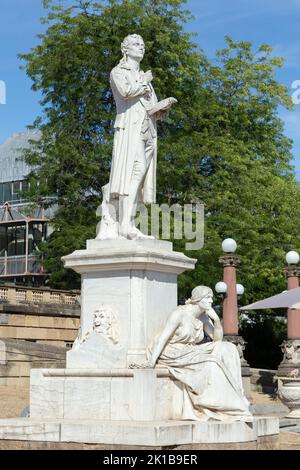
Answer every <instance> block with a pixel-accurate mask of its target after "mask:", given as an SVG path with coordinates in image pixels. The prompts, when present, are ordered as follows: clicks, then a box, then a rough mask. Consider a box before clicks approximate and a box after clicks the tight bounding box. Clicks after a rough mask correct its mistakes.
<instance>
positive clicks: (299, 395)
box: [278, 377, 300, 419]
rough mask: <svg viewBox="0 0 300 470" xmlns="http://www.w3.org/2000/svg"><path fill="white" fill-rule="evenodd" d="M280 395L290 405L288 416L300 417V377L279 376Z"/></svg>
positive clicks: (284, 402)
mask: <svg viewBox="0 0 300 470" xmlns="http://www.w3.org/2000/svg"><path fill="white" fill-rule="evenodd" d="M278 397H279V398H280V400H281V401H282V402H283V404H284V405H286V406H287V407H288V409H289V410H290V413H289V414H288V415H286V418H298V419H299V418H300V377H297V378H294V377H278Z"/></svg>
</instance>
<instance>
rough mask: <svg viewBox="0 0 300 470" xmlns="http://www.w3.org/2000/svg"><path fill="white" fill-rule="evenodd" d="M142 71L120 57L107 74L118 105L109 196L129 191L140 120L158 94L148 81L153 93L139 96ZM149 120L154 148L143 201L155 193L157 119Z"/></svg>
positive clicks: (143, 190) (152, 197) (148, 200)
mask: <svg viewBox="0 0 300 470" xmlns="http://www.w3.org/2000/svg"><path fill="white" fill-rule="evenodd" d="M143 75H144V73H143V72H142V71H137V70H134V69H132V68H130V67H129V66H128V64H126V62H124V61H121V62H120V64H119V65H117V66H116V67H115V68H114V69H113V70H112V71H111V74H110V83H111V88H112V91H113V95H114V99H115V102H116V106H117V117H116V121H115V125H114V128H115V136H114V147H113V156H112V165H111V172H110V181H109V195H110V198H111V197H119V196H126V195H128V193H129V190H130V180H131V175H132V170H133V164H134V161H135V158H136V149H137V143H138V141H139V140H140V139H141V129H142V124H143V121H144V118H145V116H146V113H147V109H150V108H151V107H152V106H154V105H155V104H156V103H157V98H156V95H155V92H154V90H153V88H152V86H151V85H150V86H151V91H152V94H151V99H150V101H147V100H146V99H144V98H143V97H142V92H143V89H144V88H143ZM149 124H150V126H151V130H152V135H153V136H154V142H155V151H154V155H153V158H152V160H151V163H150V165H149V168H148V171H147V174H146V177H145V180H144V184H143V188H142V201H143V202H144V203H145V204H150V203H154V202H155V197H156V159H157V158H156V156H157V136H156V119H155V118H150V122H149Z"/></svg>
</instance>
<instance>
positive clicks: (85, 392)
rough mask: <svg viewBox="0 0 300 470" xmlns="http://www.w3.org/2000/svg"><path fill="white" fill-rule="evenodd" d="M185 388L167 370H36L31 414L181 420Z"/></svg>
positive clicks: (34, 416) (31, 395)
mask: <svg viewBox="0 0 300 470" xmlns="http://www.w3.org/2000/svg"><path fill="white" fill-rule="evenodd" d="M184 393H185V392H184V387H183V386H182V384H181V383H180V382H178V381H176V380H174V379H173V378H172V377H171V376H170V374H169V371H168V370H167V369H163V368H162V369H159V368H156V369H102V370H101V369H98V370H96V369H85V370H82V369H33V370H32V371H31V381H30V417H31V418H33V419H44V418H47V419H61V420H65V419H87V420H92V419H98V420H99V419H100V420H102V421H151V422H154V421H165V420H167V421H168V420H176V419H177V420H180V419H181V417H182V413H183V408H184Z"/></svg>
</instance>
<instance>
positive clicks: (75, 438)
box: [0, 416, 279, 449]
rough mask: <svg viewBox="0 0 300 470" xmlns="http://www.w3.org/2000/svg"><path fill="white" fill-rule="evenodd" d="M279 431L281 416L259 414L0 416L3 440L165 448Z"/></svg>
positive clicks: (245, 440) (256, 437)
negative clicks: (211, 417)
mask: <svg viewBox="0 0 300 470" xmlns="http://www.w3.org/2000/svg"><path fill="white" fill-rule="evenodd" d="M278 433H279V420H278V418H277V417H273V416H272V417H270V416H269V417H265V416H259V417H256V418H254V422H253V423H243V422H235V423H225V422H224V423H222V422H219V421H208V422H205V423H200V422H196V421H176V420H174V421H166V422H162V421H154V422H151V423H150V422H132V421H131V422H126V421H103V420H99V419H94V420H91V419H90V420H87V419H68V420H59V419H56V420H54V419H45V418H39V419H33V418H11V419H0V440H2V439H3V440H7V439H8V440H19V441H39V442H43V441H48V442H49V441H51V442H65V443H66V442H77V443H80V442H83V443H86V444H93V443H94V444H104V445H106V446H109V445H117V446H118V447H119V446H134V448H137V449H138V446H140V447H142V448H145V447H153V448H164V447H167V446H172V447H173V446H179V445H184V444H185V445H189V446H191V448H193V449H195V447H194V445H195V444H216V445H218V444H224V443H238V442H243V443H249V442H250V443H251V442H254V443H255V442H257V441H258V440H259V439H260V438H264V439H267V438H271V437H272V436H276V435H278Z"/></svg>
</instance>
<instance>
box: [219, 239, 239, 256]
mask: <svg viewBox="0 0 300 470" xmlns="http://www.w3.org/2000/svg"><path fill="white" fill-rule="evenodd" d="M236 249H237V243H236V241H235V240H233V238H226V240H224V241H223V243H222V250H223V251H224V253H234V252H235V250H236Z"/></svg>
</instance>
